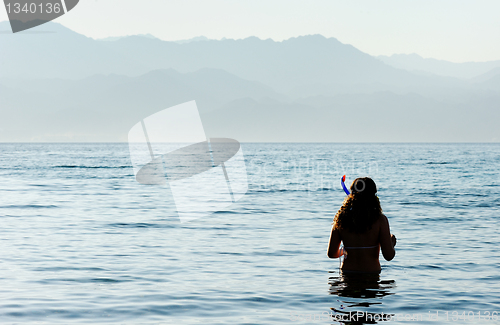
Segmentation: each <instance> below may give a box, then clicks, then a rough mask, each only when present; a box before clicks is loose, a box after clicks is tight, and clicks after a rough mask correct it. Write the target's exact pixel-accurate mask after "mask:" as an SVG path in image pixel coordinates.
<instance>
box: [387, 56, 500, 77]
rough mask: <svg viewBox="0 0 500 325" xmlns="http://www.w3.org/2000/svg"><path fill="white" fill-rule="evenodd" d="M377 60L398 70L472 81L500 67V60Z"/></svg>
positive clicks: (410, 57)
mask: <svg viewBox="0 0 500 325" xmlns="http://www.w3.org/2000/svg"><path fill="white" fill-rule="evenodd" d="M377 58H378V59H379V60H381V61H382V62H384V63H386V64H388V65H390V66H393V67H395V68H398V69H405V70H408V71H411V72H416V73H420V74H427V75H430V74H434V75H439V76H447V77H455V78H461V79H471V78H474V77H477V76H479V75H482V74H485V73H487V72H488V71H490V70H492V69H494V68H498V67H500V60H498V61H490V62H465V63H454V62H448V61H443V60H436V59H424V58H423V57H421V56H420V55H418V54H393V55H391V56H385V55H380V56H378V57H377Z"/></svg>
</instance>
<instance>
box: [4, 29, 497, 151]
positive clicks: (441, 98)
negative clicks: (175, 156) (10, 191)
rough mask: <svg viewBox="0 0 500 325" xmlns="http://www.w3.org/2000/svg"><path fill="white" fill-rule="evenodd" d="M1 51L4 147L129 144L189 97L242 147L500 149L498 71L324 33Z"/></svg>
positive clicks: (70, 35) (50, 40) (66, 41)
mask: <svg viewBox="0 0 500 325" xmlns="http://www.w3.org/2000/svg"><path fill="white" fill-rule="evenodd" d="M8 29H10V26H9V25H8V23H6V22H1V23H0V31H2V30H8ZM0 42H1V43H2V46H1V47H0V98H1V101H0V116H1V118H0V141H126V140H127V132H128V130H129V128H130V127H131V126H132V125H134V124H135V123H136V122H137V121H139V120H140V119H141V118H143V117H146V116H148V115H150V114H152V113H154V112H157V111H159V110H161V109H164V108H167V107H170V106H173V105H175V104H179V103H182V102H186V101H190V100H193V99H194V100H196V101H197V103H198V107H199V109H200V112H201V115H202V119H203V122H204V126H205V129H206V132H207V134H208V135H209V136H229V137H233V138H235V139H238V140H240V141H300V142H303V141H304V142H311V141H313V142H329V141H343V142H351V141H355V142H380V141H384V142H399V141H405V142H407V141H409V142H412V141H431V142H432V141H441V142H442V141H446V142H449V141H451V142H457V141H458V142H462V141H465V142H466V141H476V142H484V141H499V140H500V131H498V128H497V127H496V124H498V121H499V117H500V116H499V112H500V110H499V106H498V103H500V68H499V67H500V64H497V62H496V61H495V62H486V63H477V64H476V63H470V64H469V63H464V64H457V63H450V62H445V61H437V60H434V61H433V60H431V59H422V58H420V57H418V58H416V57H414V56H392V57H377V58H376V57H372V56H370V55H368V54H366V53H363V52H361V51H359V50H357V49H356V48H354V47H352V46H351V45H346V44H342V43H340V42H339V41H337V40H336V39H334V38H325V37H323V36H321V35H310V36H303V37H297V38H292V39H289V40H286V41H283V42H275V41H272V40H260V39H258V38H255V37H251V38H247V39H243V40H227V39H226V40H220V41H217V40H208V39H206V38H196V39H193V40H188V41H185V42H183V41H180V42H166V41H161V40H159V39H156V38H154V37H150V36H144V35H142V36H140V35H139V36H129V37H124V38H118V39H115V40H108V41H103V40H93V39H91V38H88V37H85V36H83V35H80V34H78V33H75V32H73V31H71V30H69V29H67V28H65V27H63V26H62V25H59V24H57V23H47V24H45V25H43V26H40V27H38V28H35V29H33V32H30V33H29V32H24V33H23V32H21V33H18V34H15V35H14V34H8V33H3V34H0ZM408 57H409V58H408ZM435 61H436V62H435ZM498 62H500V61H498ZM490 68H491V69H490Z"/></svg>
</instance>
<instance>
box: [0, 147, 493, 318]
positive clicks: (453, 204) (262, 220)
mask: <svg viewBox="0 0 500 325" xmlns="http://www.w3.org/2000/svg"><path fill="white" fill-rule="evenodd" d="M242 149H243V153H244V155H245V162H246V169H247V173H248V182H249V188H248V192H247V194H246V195H245V196H244V197H243V198H242V199H241V200H239V201H238V202H237V203H235V204H233V205H232V206H230V207H229V208H228V209H227V210H225V211H220V212H217V213H214V214H212V215H210V216H208V217H205V218H201V219H197V220H193V221H191V222H188V223H181V222H180V221H179V218H178V215H177V212H176V208H175V204H174V201H173V199H172V193H171V192H170V189H169V188H168V184H167V185H165V186H148V185H142V184H139V183H138V182H136V181H135V178H134V174H133V170H132V168H131V162H130V158H129V153H128V146H127V144H124V143H121V144H89V143H87V144H0V220H1V227H0V322H1V323H6V324H105V323H113V324H295V323H296V324H301V323H302V324H314V323H318V324H332V323H333V324H338V323H349V322H353V321H358V322H359V323H362V322H368V323H370V322H371V323H387V324H389V323H405V324H408V323H419V324H437V323H464V324H465V323H469V324H485V323H488V324H489V323H491V324H495V323H497V324H498V323H500V321H499V320H498V319H499V318H500V315H498V314H499V313H500V271H499V270H500V252H499V248H500V231H499V218H500V215H499V207H500V178H499V170H500V145H498V144H243V145H242ZM343 174H346V177H347V183H349V184H350V182H351V181H352V180H353V179H354V178H356V177H361V176H370V177H372V178H373V179H374V180H375V182H376V183H377V186H378V196H379V198H380V201H381V204H382V208H383V210H384V213H385V214H386V215H387V217H388V219H389V222H390V226H391V230H392V232H393V233H394V234H395V235H396V237H397V238H398V242H397V246H396V251H397V254H396V257H395V258H394V260H392V261H390V262H386V261H384V260H383V258H382V256H381V264H382V272H381V274H380V277H379V278H375V279H371V280H366V279H365V280H366V281H365V280H364V279H361V280H360V281H354V282H352V281H347V279H345V278H343V277H342V276H341V274H340V273H339V261H338V260H337V259H329V258H328V257H327V256H326V249H327V244H328V238H329V234H330V230H331V223H332V219H333V217H334V215H335V213H336V212H337V210H338V208H339V207H340V205H341V204H342V201H343V199H344V197H345V194H344V192H343V190H342V188H341V186H340V178H341V176H342V175H343ZM353 314H358V315H365V316H364V317H365V318H363V317H361V318H360V319H352V318H351V319H349V317H352V315H353ZM368 314H369V315H371V316H370V317H372V318H375V319H370V318H366V315H368ZM387 315H389V317H388V316H387ZM340 317H347V318H340ZM363 319H364V320H363Z"/></svg>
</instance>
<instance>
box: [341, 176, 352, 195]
mask: <svg viewBox="0 0 500 325" xmlns="http://www.w3.org/2000/svg"><path fill="white" fill-rule="evenodd" d="M344 182H345V175H344V176H342V177H341V178H340V184H341V185H342V188H343V189H344V192H345V194H347V195H349V194H351V193H350V192H349V190H348V189H347V187H345V184H344Z"/></svg>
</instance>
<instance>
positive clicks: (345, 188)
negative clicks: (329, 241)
mask: <svg viewBox="0 0 500 325" xmlns="http://www.w3.org/2000/svg"><path fill="white" fill-rule="evenodd" d="M344 182H345V175H344V176H342V177H341V178H340V184H341V185H342V188H343V189H344V192H345V194H347V195H350V194H351V192H349V190H348V189H347V187H346V186H345V184H344ZM345 255H347V252H346V251H345V248H344V245H343V244H342V246H341V247H340V256H339V273H340V267H341V266H342V262H343V259H342V258H343V257H344V256H345Z"/></svg>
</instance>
